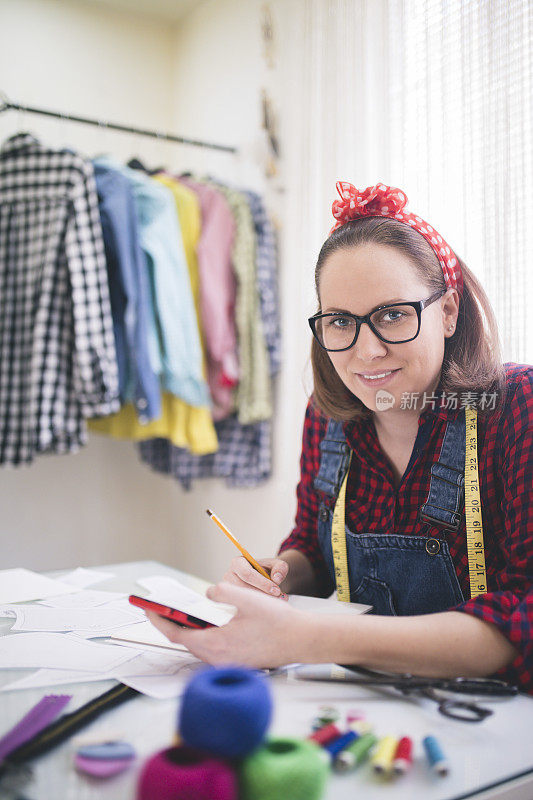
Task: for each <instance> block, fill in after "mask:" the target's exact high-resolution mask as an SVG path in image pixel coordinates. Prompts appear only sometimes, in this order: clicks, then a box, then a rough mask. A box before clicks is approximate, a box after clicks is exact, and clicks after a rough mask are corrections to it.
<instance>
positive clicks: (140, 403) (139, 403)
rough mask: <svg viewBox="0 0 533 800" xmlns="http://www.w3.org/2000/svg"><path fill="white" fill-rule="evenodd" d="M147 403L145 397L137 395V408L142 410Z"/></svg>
mask: <svg viewBox="0 0 533 800" xmlns="http://www.w3.org/2000/svg"><path fill="white" fill-rule="evenodd" d="M147 405H148V402H147V401H146V398H144V397H139V399H138V400H137V408H140V409H141V410H142V411H144V409H145V408H146V406H147Z"/></svg>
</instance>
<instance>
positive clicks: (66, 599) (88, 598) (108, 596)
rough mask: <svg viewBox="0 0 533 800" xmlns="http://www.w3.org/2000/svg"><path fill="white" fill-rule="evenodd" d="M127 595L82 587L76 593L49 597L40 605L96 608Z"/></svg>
mask: <svg viewBox="0 0 533 800" xmlns="http://www.w3.org/2000/svg"><path fill="white" fill-rule="evenodd" d="M126 596H127V595H126V594H124V592H103V591H100V590H99V589H82V590H81V591H79V592H74V594H65V595H60V596H59V597H48V598H47V599H46V600H40V601H39V605H42V606H50V608H95V607H96V606H103V605H105V604H106V603H112V602H115V601H117V600H121V599H122V598H124V597H126Z"/></svg>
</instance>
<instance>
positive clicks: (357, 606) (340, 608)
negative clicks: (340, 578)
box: [289, 594, 372, 614]
mask: <svg viewBox="0 0 533 800" xmlns="http://www.w3.org/2000/svg"><path fill="white" fill-rule="evenodd" d="M289 605H291V606H293V608H298V609H299V610H300V611H311V612H312V613H313V614H365V613H366V612H367V611H370V609H371V608H372V606H367V605H363V603H341V602H339V601H338V600H336V599H335V598H327V599H325V598H323V597H309V596H308V595H303V594H291V595H289Z"/></svg>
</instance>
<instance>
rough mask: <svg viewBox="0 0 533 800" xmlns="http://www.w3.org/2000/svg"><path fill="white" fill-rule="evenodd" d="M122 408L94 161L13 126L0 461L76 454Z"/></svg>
mask: <svg viewBox="0 0 533 800" xmlns="http://www.w3.org/2000/svg"><path fill="white" fill-rule="evenodd" d="M118 408H119V401H118V374H117V362H116V353H115V344H114V338H113V327H112V318H111V307H110V301H109V288H108V283H107V274H106V264H105V256H104V246H103V242H102V231H101V227H100V218H99V214H98V200H97V195H96V186H95V181H94V174H93V169H92V166H91V164H90V162H88V161H84V160H83V159H82V158H80V157H79V156H78V155H76V154H75V153H73V152H71V151H69V150H53V149H50V148H48V147H45V146H44V145H41V144H40V143H39V142H38V141H37V140H36V139H35V138H34V137H33V136H31V135H30V134H18V135H16V136H14V137H12V138H11V139H8V140H7V142H6V143H5V145H4V147H3V148H2V150H1V151H0V464H12V465H17V464H28V463H30V462H31V461H32V460H33V457H34V455H35V454H37V453H52V452H53V453H64V452H73V451H75V450H77V449H78V448H79V447H80V445H83V444H85V443H86V439H87V433H86V426H85V418H86V417H92V416H98V415H105V414H110V413H112V412H114V411H117V410H118Z"/></svg>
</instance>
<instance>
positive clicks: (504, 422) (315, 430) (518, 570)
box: [279, 363, 533, 693]
mask: <svg viewBox="0 0 533 800" xmlns="http://www.w3.org/2000/svg"><path fill="white" fill-rule="evenodd" d="M505 369H506V373H507V386H508V391H507V397H506V401H505V406H504V410H503V413H502V414H501V416H500V417H499V418H498V419H497V420H496V421H490V420H489V419H487V420H484V418H483V415H481V414H480V415H478V461H479V479H480V491H481V506H482V513H483V522H484V532H485V560H486V567H487V585H488V588H489V590H490V591H488V592H487V593H486V594H484V595H481V596H478V597H475V598H473V599H470V600H466V601H465V602H464V603H461V604H460V605H458V606H455V607H454V610H456V611H464V612H467V613H469V614H474V615H475V616H477V617H479V618H480V619H484V620H487V621H488V622H492V623H493V624H494V625H496V626H497V627H498V628H499V630H500V631H501V632H502V633H503V634H504V636H506V637H507V639H509V641H510V642H512V644H513V645H514V646H515V647H516V649H517V650H518V651H519V656H518V657H517V658H516V659H515V661H514V662H513V663H512V664H511V665H510V666H509V667H508V668H506V669H505V670H502V671H501V672H500V674H501V675H503V676H504V677H505V678H506V679H508V680H511V681H513V682H515V683H518V684H519V685H520V686H521V687H522V689H524V690H525V691H527V692H529V693H533V591H532V586H531V576H532V574H533V514H532V504H531V488H532V486H533V457H532V443H533V441H532V440H533V425H532V421H533V366H529V365H523V364H512V363H509V364H505ZM436 406H438V403H436ZM460 411H461V409H460V408H458V409H457V410H452V409H445V408H440V407H436V408H435V409H432V408H427V409H426V410H425V411H423V412H422V414H421V415H420V419H419V425H422V424H423V422H424V421H425V420H426V419H427V418H428V415H431V416H432V418H433V420H434V424H433V427H432V429H431V432H430V434H429V440H428V442H427V443H426V445H425V447H424V448H423V449H422V451H421V452H420V453H419V454H418V457H417V458H416V459H415V460H414V463H411V466H410V467H409V469H408V471H407V473H406V474H405V475H404V476H403V478H402V481H401V483H400V486H399V487H397V488H396V487H395V485H394V481H393V473H392V468H391V465H390V463H389V462H388V460H387V459H386V457H385V455H384V453H383V451H382V450H381V448H380V445H379V442H378V439H377V436H376V432H375V428H374V425H373V423H372V421H371V420H370V419H366V420H357V421H354V422H348V423H346V424H345V425H344V431H345V435H346V440H347V442H348V444H349V445H350V446H351V448H352V450H353V457H352V461H351V468H350V474H349V476H348V484H347V489H346V522H347V524H348V526H349V528H350V529H351V530H352V531H353V532H354V533H380V532H383V531H387V533H396V534H405V535H411V536H413V535H421V536H435V537H436V538H439V537H442V536H443V535H444V536H446V540H447V542H448V545H449V548H450V553H451V556H452V559H453V563H454V565H455V569H456V572H457V578H458V580H459V584H460V586H461V589H462V591H463V595H464V597H470V582H469V573H468V555H467V549H466V523H465V518H464V514H463V520H462V523H461V526H460V528H459V530H458V531H457V532H456V533H454V532H450V531H444V530H443V529H442V528H440V529H439V528H437V527H431V526H428V524H427V523H422V522H420V521H419V519H418V512H419V509H420V506H421V505H422V503H424V502H425V500H426V499H427V496H428V492H429V481H430V468H431V465H432V464H433V463H434V462H435V461H436V460H437V459H438V456H439V453H440V449H441V446H442V441H443V438H444V432H445V429H446V421H447V420H448V419H454V418H455V417H456V416H457V415H458V414H459V413H460ZM327 422H328V419H327V417H325V416H323V415H322V414H321V413H320V412H319V411H318V410H317V409H316V408H315V407H314V406H313V405H312V402H310V403H309V405H308V407H307V411H306V415H305V422H304V431H303V446H302V455H301V460H300V468H301V479H300V482H299V484H298V488H297V499H298V508H297V512H296V521H295V527H294V529H293V531H292V532H291V534H290V536H288V538H287V539H285V541H284V542H283V543H282V545H281V547H280V550H279V552H280V553H281V552H282V551H283V550H287V549H289V548H294V549H297V550H300V551H301V552H302V553H304V554H305V555H306V556H307V557H308V558H309V560H310V561H311V563H312V565H313V567H314V569H315V572H316V574H317V577H318V579H319V582H320V589H321V594H323V595H328V594H331V592H332V591H333V589H334V588H335V587H334V586H333V584H332V582H331V578H330V575H329V572H328V570H327V567H326V563H325V561H324V558H323V556H322V552H321V550H320V547H319V544H318V537H317V516H318V506H319V502H320V500H322V501H323V502H324V503H325V504H326V505H328V506H329V507H331V506H333V505H334V502H335V499H334V498H331V497H329V496H328V495H325V494H323V493H322V492H320V491H318V490H316V489H315V488H314V486H313V481H314V478H315V477H316V475H317V473H318V469H319V464H320V451H319V443H320V441H321V440H322V439H323V438H324V436H325V433H326V426H327Z"/></svg>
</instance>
